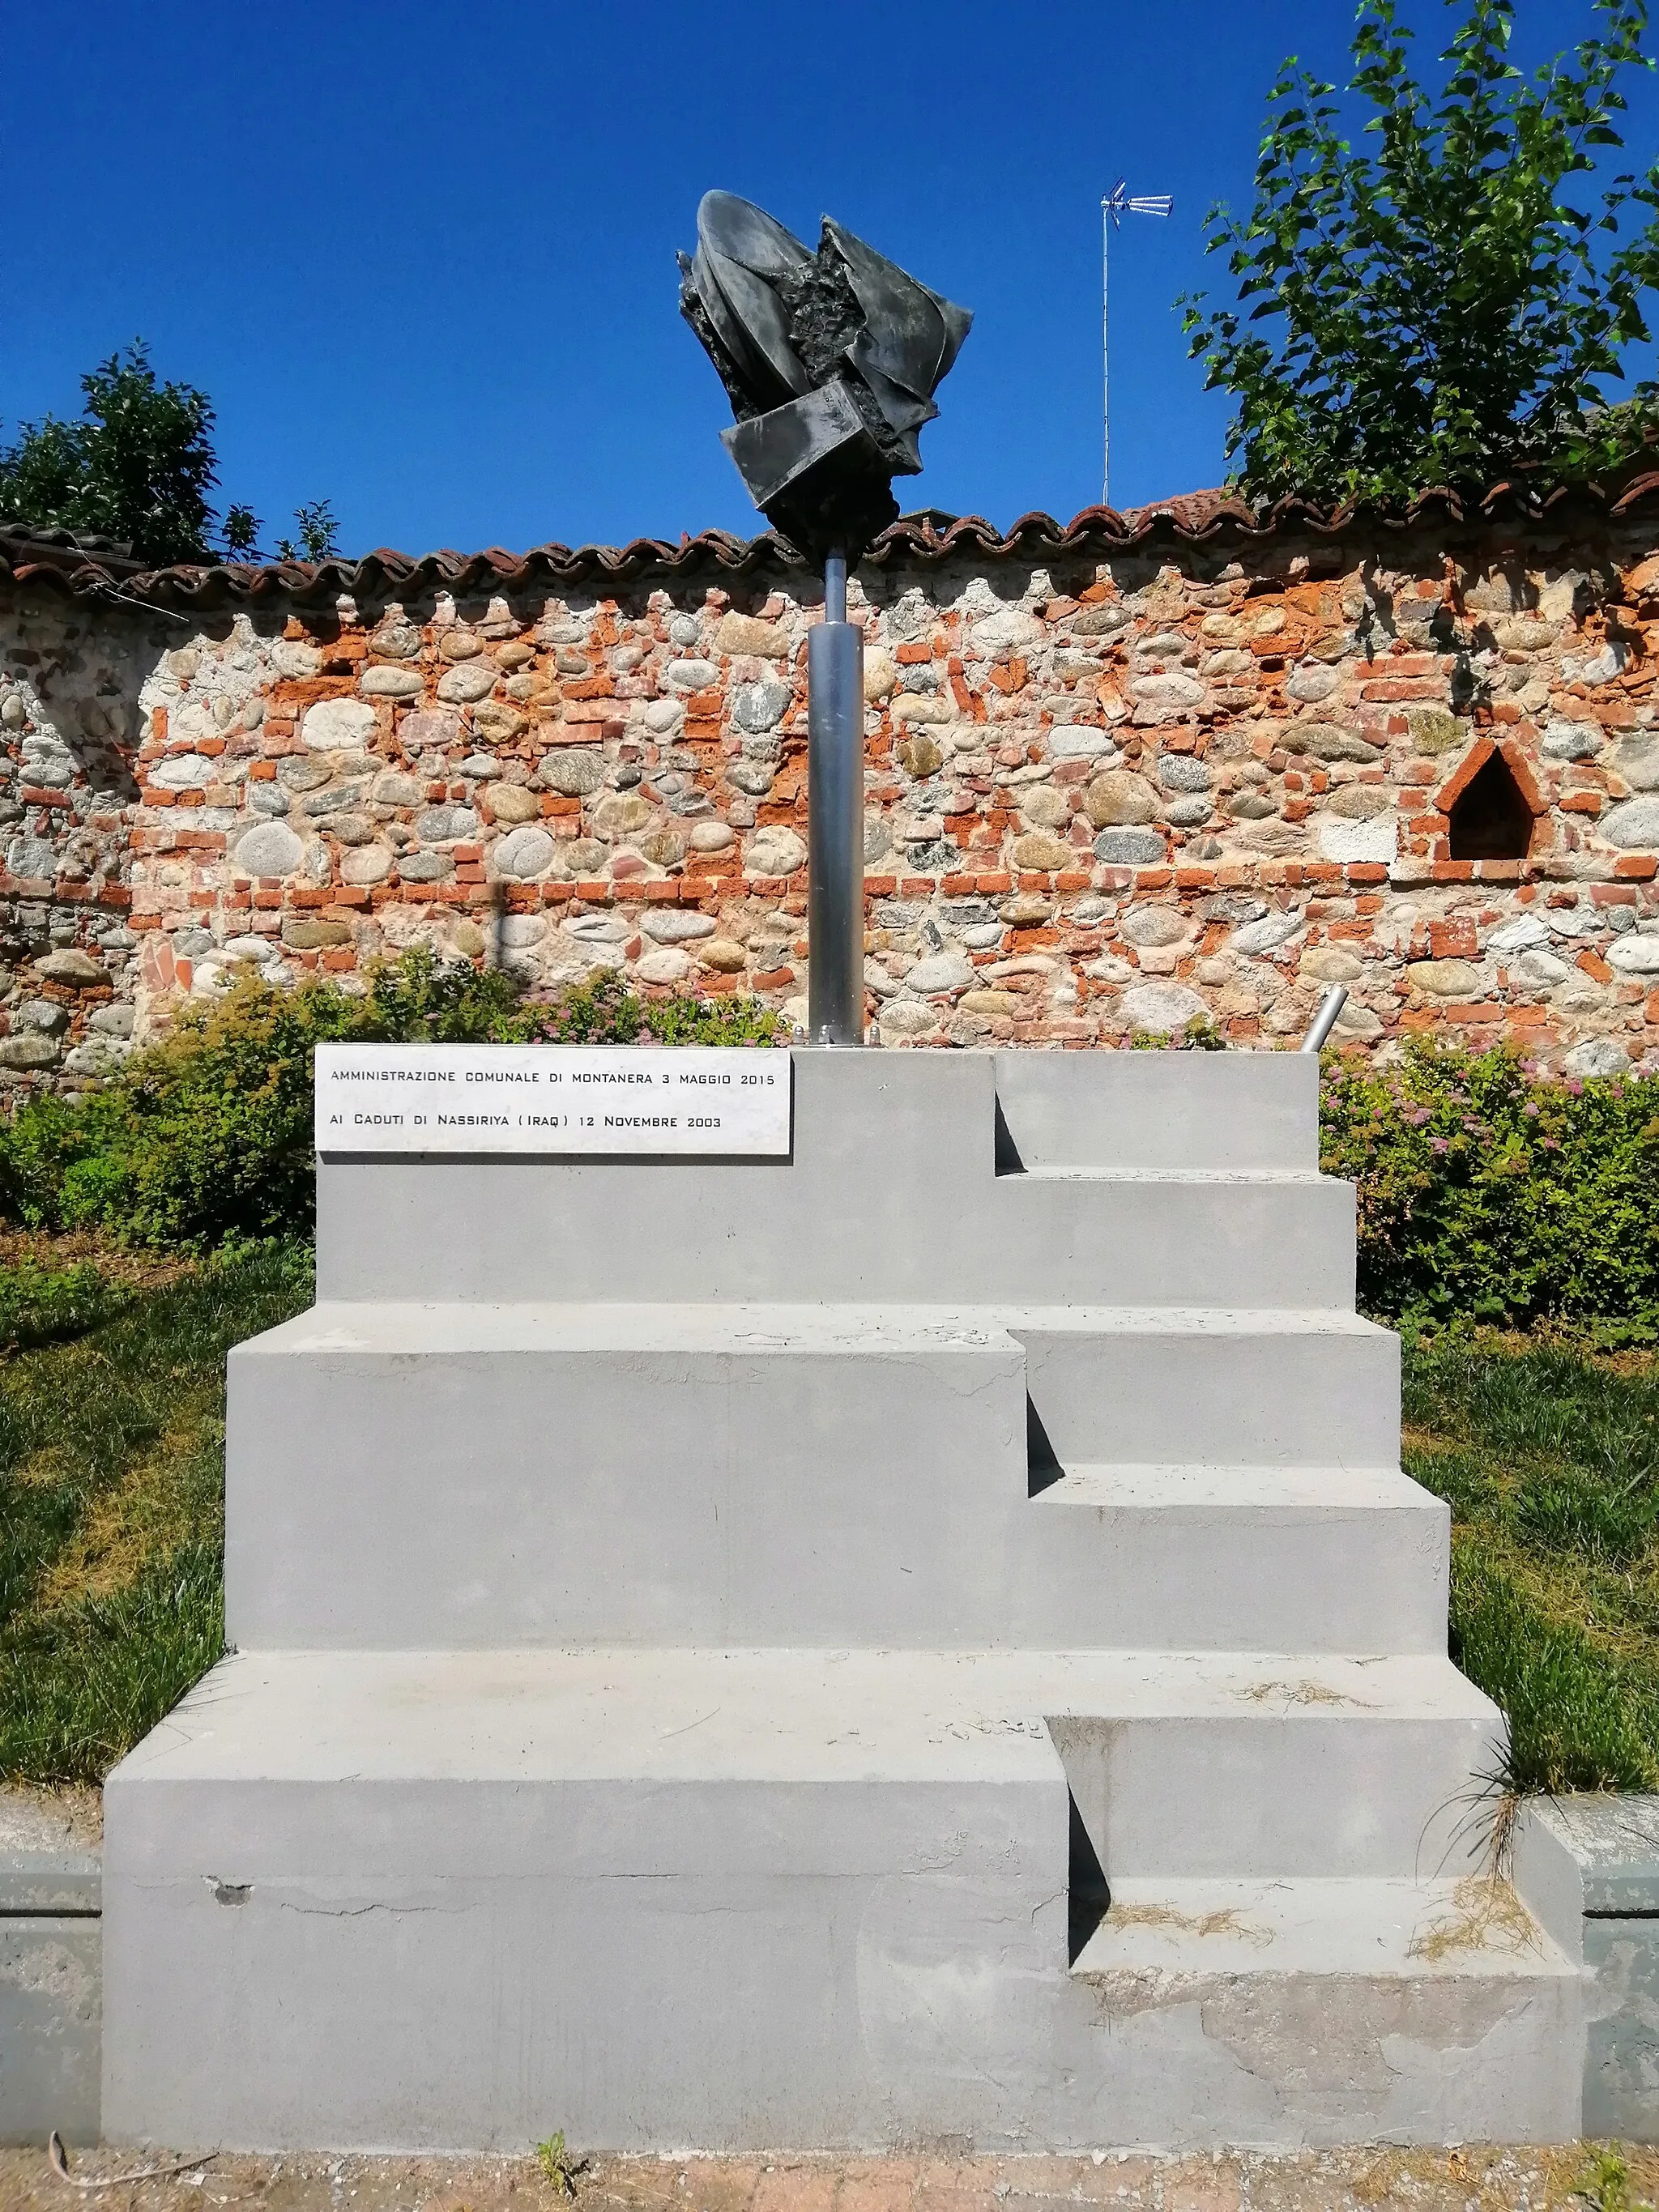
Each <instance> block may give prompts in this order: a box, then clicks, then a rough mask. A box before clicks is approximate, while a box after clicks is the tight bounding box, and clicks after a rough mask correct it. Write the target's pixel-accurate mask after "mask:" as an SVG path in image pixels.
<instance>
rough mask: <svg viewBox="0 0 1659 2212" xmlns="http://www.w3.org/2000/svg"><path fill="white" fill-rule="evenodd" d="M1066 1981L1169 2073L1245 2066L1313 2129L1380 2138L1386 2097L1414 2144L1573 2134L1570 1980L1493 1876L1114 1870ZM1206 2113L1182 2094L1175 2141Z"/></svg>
mask: <svg viewBox="0 0 1659 2212" xmlns="http://www.w3.org/2000/svg"><path fill="white" fill-rule="evenodd" d="M1072 1972H1073V1976H1074V1978H1076V1979H1077V1980H1078V1981H1079V1982H1080V1983H1082V1984H1084V1985H1085V1986H1086V1987H1087V1988H1088V1989H1089V1990H1090V1991H1091V1994H1092V1995H1093V1996H1094V1997H1095V1999H1096V2001H1097V2003H1098V2004H1099V2005H1100V2006H1101V2008H1102V2010H1103V2012H1104V2013H1105V2014H1106V2015H1107V2016H1108V2017H1109V2018H1110V2019H1112V2020H1113V2021H1115V2023H1116V2024H1117V2025H1118V2027H1119V2029H1120V2032H1121V2033H1125V2034H1127V2035H1132V2036H1133V2037H1135V2038H1136V2039H1145V2040H1146V2042H1147V2043H1148V2044H1153V2045H1156V2044H1160V2043H1161V2044H1162V2045H1163V2046H1164V2048H1165V2050H1166V2051H1167V2052H1168V2054H1169V2059H1170V2066H1171V2068H1172V2069H1175V2070H1177V2071H1186V2070H1188V2069H1191V2070H1192V2071H1193V2072H1194V2073H1198V2072H1200V2071H1201V2072H1202V2073H1203V2075H1205V2076H1206V2078H1208V2079H1211V2080H1214V2081H1217V2082H1218V2087H1219V2088H1220V2092H1221V2094H1222V2095H1223V2096H1224V2097H1225V2096H1226V2095H1227V2094H1228V2093H1230V2092H1232V2093H1236V2090H1237V2074H1238V2073H1239V2072H1243V2071H1246V2070H1247V2071H1248V2073H1249V2075H1250V2076H1251V2077H1252V2078H1253V2080H1254V2081H1255V2082H1256V2083H1258V2084H1259V2085H1260V2087H1261V2091H1262V2092H1263V2093H1265V2094H1266V2095H1267V2096H1268V2097H1271V2098H1272V2099H1273V2100H1277V2101H1278V2102H1279V2106H1280V2109H1282V2110H1286V2111H1288V2110H1291V2109H1294V2110H1296V2111H1297V2112H1299V2113H1300V2115H1301V2116H1302V2124H1303V2126H1304V2129H1305V2130H1307V2133H1308V2135H1309V2136H1310V2137H1312V2138H1313V2139H1318V2138H1320V2137H1322V2138H1323V2139H1325V2140H1328V2141H1335V2142H1341V2141H1345V2140H1346V2141H1354V2142H1358V2141H1364V2140H1365V2139H1366V2138H1367V2137H1369V2136H1376V2135H1379V2134H1389V2135H1392V2134H1393V2133H1394V2132H1395V2128H1400V2127H1401V2121H1400V2120H1396V2121H1395V2128H1387V2129H1383V2128H1378V2127H1377V2125H1376V2112H1377V2105H1378V2100H1379V2095H1380V2094H1385V2095H1386V2096H1387V2097H1388V2098H1389V2100H1392V2101H1394V2102H1395V2104H1396V2105H1397V2106H1398V2107H1400V2108H1401V2109H1402V2112H1403V2114H1407V2115H1409V2117H1407V2118H1404V2124H1403V2128H1401V2132H1402V2133H1403V2134H1405V2135H1406V2136H1407V2137H1408V2138H1413V2137H1414V2138H1415V2139H1417V2140H1419V2141H1421V2140H1427V2141H1435V2142H1458V2141H1467V2140H1473V2139H1474V2130H1473V2129H1472V2128H1471V2127H1470V2126H1469V2125H1468V2123H1470V2122H1471V2121H1473V2120H1474V2118H1476V2116H1477V2115H1478V2116H1479V2124H1480V2129H1481V2130H1483V2131H1484V2130H1493V2132H1492V2134H1491V2135H1490V2136H1488V2137H1487V2139H1488V2140H1493V2141H1498V2142H1516V2141H1520V2140H1522V2139H1526V2140H1530V2141H1560V2140H1564V2139H1567V2138H1570V2137H1571V2136H1573V2135H1574V2134H1575V2133H1576V2132H1577V2125H1578V2114H1577V2100H1576V2099H1575V2097H1574V2095H1573V2093H1572V2075H1573V2070H1574V2069H1575V2067H1577V2065H1580V2064H1582V2052H1583V2040H1584V2032H1585V2031H1584V2022H1583V2003H1582V1996H1581V1992H1580V1990H1579V1988H1578V1986H1577V1981H1578V1978H1577V1969H1576V1968H1575V1967H1574V1966H1573V1965H1572V1963H1571V1961H1570V1960H1568V1959H1567V1958H1566V1956H1565V1954H1564V1953H1563V1952H1562V1951H1561V1950H1560V1949H1559V1947H1558V1946H1557V1945H1556V1944H1555V1943H1554V1942H1552V1941H1551V1939H1550V1937H1549V1936H1547V1934H1546V1933H1545V1932H1544V1930H1543V1929H1541V1927H1540V1925H1539V1924H1538V1923H1537V1922H1536V1921H1535V1920H1534V1919H1533V1917H1531V1915H1530V1914H1529V1913H1528V1911H1527V1910H1526V1908H1525V1906H1524V1905H1522V1903H1521V1901H1520V1899H1518V1898H1517V1897H1516V1893H1515V1892H1514V1890H1513V1889H1512V1888H1510V1886H1509V1885H1508V1883H1507V1882H1501V1881H1491V1880H1488V1879H1484V1878H1482V1877H1481V1876H1480V1875H1465V1876H1464V1877H1463V1878H1462V1879H1460V1880H1441V1881H1398V1880H1396V1881H1352V1880H1349V1881H1342V1880H1311V1879H1306V1878H1304V1879H1300V1880H1296V1881H1174V1882H1172V1881H1120V1882H1116V1883H1114V1885H1113V1887H1112V1898H1111V1906H1110V1910H1109V1911H1108V1912H1107V1913H1106V1914H1105V1916H1104V1917H1103V1919H1102V1920H1101V1922H1100V1923H1099V1925H1098V1927H1097V1929H1096V1930H1095V1932H1094V1934H1093V1935H1092V1936H1091V1938H1090V1940H1089V1941H1088V1942H1087V1943H1086V1945H1085V1948H1084V1949H1083V1950H1082V1952H1081V1953H1080V1954H1079V1957H1078V1958H1077V1960H1076V1961H1075V1963H1074V1965H1073V1969H1072ZM1230 2075H1231V2076H1232V2078H1231V2080H1230V2079H1229V2078H1228V2077H1229V2076H1230ZM1217 2117H1218V2116H1217V2114H1216V2113H1215V2112H1214V2111H1213V2110H1205V2109H1201V2107H1200V2101H1199V2100H1194V2106H1193V2107H1192V2109H1191V2111H1190V2114H1189V2117H1188V2119H1187V2122H1186V2125H1185V2130H1184V2131H1183V2132H1182V2135H1180V2136H1177V2137H1176V2140H1177V2141H1183V2142H1188V2143H1198V2142H1205V2141H1209V2140H1213V2139H1214V2134H1215V2130H1216V2122H1217ZM1176 2124H1177V2125H1179V2124H1180V2123H1179V2120H1178V2119H1177V2123H1176Z"/></svg>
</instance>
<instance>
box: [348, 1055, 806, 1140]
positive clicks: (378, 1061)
mask: <svg viewBox="0 0 1659 2212" xmlns="http://www.w3.org/2000/svg"><path fill="white" fill-rule="evenodd" d="M792 1076H793V1064H792V1062H791V1059H790V1055H789V1054H787V1052H778V1051H774V1050H769V1049H767V1050H759V1051H749V1050H744V1049H732V1048H726V1047H725V1046H721V1047H719V1048H700V1047H696V1046H685V1045H678V1046H661V1045H580V1044H322V1045H319V1046H318V1048H317V1149H318V1151H319V1152H548V1153H575V1154H578V1155H581V1156H585V1157H587V1158H601V1157H604V1158H631V1157H634V1156H636V1155H639V1154H659V1155H660V1154H662V1153H665V1152H704V1153H726V1154H728V1155H730V1154H738V1155H745V1156H752V1157H756V1158H776V1157H778V1156H779V1155H781V1154H786V1153H787V1152H788V1150H789V1101H790V1083H791V1079H792Z"/></svg>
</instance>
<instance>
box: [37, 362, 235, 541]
mask: <svg viewBox="0 0 1659 2212" xmlns="http://www.w3.org/2000/svg"><path fill="white" fill-rule="evenodd" d="M81 389H82V392H83V393H84V394H85V402H86V404H85V405H84V407H83V408H82V416H81V419H80V421H79V422H59V421H58V418H57V416H52V415H48V416H46V420H45V421H44V422H25V423H23V424H21V426H20V428H19V431H18V435H17V438H16V441H15V443H14V444H13V445H11V446H9V447H6V448H4V449H3V451H0V512H5V513H13V514H16V515H18V516H20V517H21V519H22V520H25V521H27V522H30V523H33V525H34V526H36V527H37V528H55V529H64V530H83V531H88V532H99V533H100V534H101V535H103V536H105V537H108V538H117V539H119V540H121V541H123V542H124V543H126V544H131V547H132V550H133V554H134V556H135V558H137V560H140V561H149V562H155V564H156V565H157V566H160V565H161V564H162V563H164V562H170V561H199V560H202V559H204V558H205V557H206V555H207V548H208V540H209V536H210V532H211V529H212V526H213V523H214V520H215V516H214V512H213V509H212V507H210V505H209V504H208V494H209V492H210V490H211V489H212V488H213V486H214V484H215V483H216V482H217V471H216V467H215V464H214V454H213V446H212V442H211V433H212V429H213V408H212V405H211V404H210V401H209V399H208V397H207V394H206V393H205V392H198V391H197V389H196V388H195V386H193V385H189V384H162V383H161V382H159V381H158V380H157V378H156V374H155V369H154V368H152V367H151V366H150V361H149V351H148V349H146V347H145V345H144V343H143V340H142V339H135V340H134V342H133V343H132V344H131V345H130V346H129V347H128V348H127V349H126V352H125V355H123V354H118V353H114V354H112V355H111V356H110V357H109V359H108V360H107V361H105V362H100V363H99V364H98V367H97V368H94V370H93V371H92V372H91V374H89V375H87V376H83V377H82V380H81Z"/></svg>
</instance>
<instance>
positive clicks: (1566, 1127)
mask: <svg viewBox="0 0 1659 2212" xmlns="http://www.w3.org/2000/svg"><path fill="white" fill-rule="evenodd" d="M1320 1125H1321V1164H1322V1166H1323V1167H1324V1169H1325V1170H1326V1172H1327V1173H1328V1174H1329V1175H1334V1176H1343V1177H1345V1178H1346V1179H1347V1180H1348V1181H1350V1182H1354V1183H1356V1184H1357V1185H1358V1194H1359V1297H1360V1304H1362V1305H1363V1306H1364V1308H1365V1309H1366V1310H1367V1311H1368V1312H1370V1313H1374V1314H1377V1315H1380V1316H1386V1317H1387V1318H1389V1319H1392V1320H1402V1321H1406V1322H1418V1323H1422V1322H1431V1323H1437V1322H1438V1323H1443V1322H1449V1321H1453V1320H1474V1321H1480V1322H1494V1323H1498V1324H1500V1325H1509V1326H1523V1325H1526V1324H1528V1323H1531V1322H1540V1321H1557V1322H1578V1323H1582V1322H1596V1323H1598V1324H1600V1334H1601V1337H1602V1339H1603V1340H1604V1341H1608V1342H1614V1343H1617V1342H1625V1343H1647V1342H1651V1341H1653V1340H1655V1339H1656V1337H1659V1207H1656V1205H1655V1202H1654V1191H1655V1188H1656V1181H1655V1178H1656V1171H1659V1083H1656V1081H1655V1080H1654V1079H1651V1078H1645V1077H1640V1076H1626V1077H1617V1076H1615V1077H1604V1078H1598V1079H1595V1080H1592V1081H1587V1082H1568V1083H1550V1082H1541V1081H1539V1080H1537V1079H1535V1078H1534V1073H1533V1072H1532V1071H1531V1070H1530V1069H1529V1068H1528V1066H1527V1064H1526V1063H1525V1062H1523V1061H1522V1060H1521V1058H1520V1056H1519V1055H1518V1054H1516V1053H1515V1052H1513V1051H1512V1050H1510V1049H1509V1048H1504V1047H1499V1048H1497V1049H1495V1050H1493V1051H1490V1052H1484V1053H1471V1052H1468V1051H1465V1050H1462V1049H1461V1048H1456V1047H1453V1046H1447V1045H1437V1044H1432V1043H1428V1042H1421V1041H1419V1042H1415V1043H1413V1046H1412V1047H1411V1048H1409V1049H1408V1051H1407V1054H1406V1055H1405V1057H1404V1059H1403V1060H1401V1061H1400V1062H1398V1063H1397V1064H1395V1065H1394V1066H1387V1067H1370V1066H1364V1065H1363V1064H1361V1063H1358V1062H1357V1061H1355V1060H1348V1059H1342V1058H1339V1057H1337V1056H1336V1055H1334V1054H1332V1055H1328V1056H1327V1060H1326V1065H1325V1069H1324V1075H1323V1085H1322V1100H1321V1109H1320Z"/></svg>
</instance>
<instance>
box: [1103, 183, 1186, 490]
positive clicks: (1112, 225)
mask: <svg viewBox="0 0 1659 2212" xmlns="http://www.w3.org/2000/svg"><path fill="white" fill-rule="evenodd" d="M1123 185H1124V179H1122V178H1121V177H1120V178H1119V179H1118V180H1117V182H1116V183H1115V185H1113V186H1112V189H1111V191H1109V192H1108V193H1107V195H1106V197H1105V198H1104V199H1103V200H1102V202H1101V203H1100V503H1101V505H1102V506H1103V507H1109V506H1110V505H1111V503H1112V501H1111V490H1112V345H1111V336H1112V331H1111V319H1110V315H1109V310H1108V305H1107V301H1108V296H1109V295H1108V287H1107V281H1106V280H1107V275H1108V272H1109V269H1110V266H1111V255H1110V253H1109V251H1108V248H1109V245H1110V242H1111V236H1112V233H1113V232H1114V231H1115V230H1119V229H1121V228H1122V224H1123V218H1124V216H1126V215H1158V216H1170V215H1173V214H1174V213H1175V201H1174V199H1173V198H1172V197H1171V196H1170V194H1169V193H1168V192H1137V193H1133V194H1128V193H1126V192H1125V191H1124V189H1123Z"/></svg>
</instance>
